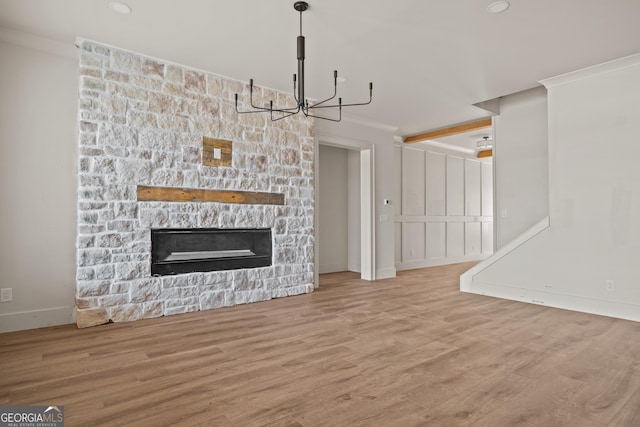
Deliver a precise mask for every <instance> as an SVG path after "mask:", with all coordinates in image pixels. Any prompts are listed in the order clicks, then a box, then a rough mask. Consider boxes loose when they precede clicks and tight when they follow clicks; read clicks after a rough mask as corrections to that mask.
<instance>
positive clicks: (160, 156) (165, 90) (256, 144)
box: [76, 41, 314, 327]
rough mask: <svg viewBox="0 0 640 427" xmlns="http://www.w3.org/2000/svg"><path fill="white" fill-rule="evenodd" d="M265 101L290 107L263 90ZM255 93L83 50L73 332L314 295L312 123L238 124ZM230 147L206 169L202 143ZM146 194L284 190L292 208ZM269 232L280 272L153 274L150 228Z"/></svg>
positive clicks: (102, 50)
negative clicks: (143, 194)
mask: <svg viewBox="0 0 640 427" xmlns="http://www.w3.org/2000/svg"><path fill="white" fill-rule="evenodd" d="M257 90H258V93H257V96H258V98H259V102H263V101H260V100H268V99H274V101H276V102H278V103H279V104H282V103H287V104H291V102H294V101H292V100H291V99H289V98H288V97H287V96H285V95H284V94H281V93H277V92H273V91H268V90H265V89H260V88H258V89H257ZM236 92H237V93H239V94H240V98H241V99H243V100H246V99H247V98H248V85H247V84H246V83H243V82H238V81H235V80H230V79H226V78H223V77H220V76H217V75H214V74H209V73H205V72H202V71H198V70H194V69H190V68H188V67H183V66H179V65H175V64H171V63H166V62H163V61H160V60H157V59H152V58H148V57H145V56H142V55H138V54H135V53H131V52H126V51H122V50H118V49H114V48H112V47H107V46H103V45H100V44H96V43H94V42H89V41H85V42H83V43H82V44H81V46H80V100H79V151H78V154H79V162H78V175H79V176H78V237H77V264H78V265H77V276H76V279H77V286H76V323H77V325H78V326H79V327H85V326H92V325H98V324H102V323H107V322H109V321H113V322H122V321H131V320H137V319H143V318H150V317H158V316H165V315H172V314H177V313H185V312H191V311H197V310H207V309H213V308H217V307H224V306H232V305H236V304H243V303H249V302H255V301H263V300H268V299H271V298H276V297H284V296H289V295H296V294H301V293H307V292H311V291H312V290H313V233H314V231H313V179H314V171H313V156H314V152H313V150H314V143H313V122H312V120H311V119H307V118H304V116H303V117H298V116H302V115H298V116H294V117H290V118H287V119H285V120H281V121H278V122H271V121H270V120H269V119H268V117H267V115H266V114H245V115H238V114H237V113H236V112H235V107H234V93H236ZM203 136H207V137H212V138H219V139H227V140H231V141H233V162H232V167H208V166H203V165H202V161H201V159H202V137H203ZM138 185H149V186H163V187H180V188H202V189H218V190H219V189H224V190H246V191H260V192H274V193H283V194H284V195H285V205H284V206H274V205H244V204H225V203H168V202H138V201H137V200H136V187H137V186H138ZM167 227H172V228H178V227H179V228H195V227H219V228H271V229H272V235H273V265H272V266H271V267H265V268H256V269H243V270H232V271H222V272H208V273H191V274H181V275H175V276H163V277H152V276H151V274H150V270H151V265H150V264H151V233H150V229H151V228H167Z"/></svg>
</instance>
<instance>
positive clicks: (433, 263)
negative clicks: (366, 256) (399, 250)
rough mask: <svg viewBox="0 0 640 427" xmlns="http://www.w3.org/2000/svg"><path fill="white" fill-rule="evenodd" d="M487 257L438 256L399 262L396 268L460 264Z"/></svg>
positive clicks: (399, 269) (407, 268)
mask: <svg viewBox="0 0 640 427" xmlns="http://www.w3.org/2000/svg"><path fill="white" fill-rule="evenodd" d="M486 258H487V255H483V254H479V255H469V256H461V257H453V258H438V259H421V260H415V261H404V262H397V263H396V269H397V270H398V271H402V270H414V269H416V268H427V267H438V266H440V265H449V264H458V263H461V262H472V261H481V260H484V259H486Z"/></svg>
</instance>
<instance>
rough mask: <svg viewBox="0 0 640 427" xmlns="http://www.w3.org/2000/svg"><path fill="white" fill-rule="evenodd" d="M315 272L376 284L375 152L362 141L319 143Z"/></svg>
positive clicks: (327, 139) (333, 140) (325, 141)
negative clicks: (351, 276)
mask: <svg viewBox="0 0 640 427" xmlns="http://www.w3.org/2000/svg"><path fill="white" fill-rule="evenodd" d="M317 141H318V142H317V151H316V153H317V156H316V162H317V163H316V172H317V175H316V195H315V201H316V204H315V206H316V224H315V226H316V243H315V252H316V268H315V276H316V277H315V283H316V287H317V286H318V283H319V282H318V275H319V274H321V273H330V272H338V271H353V272H358V273H360V277H361V278H362V279H364V280H375V248H374V242H375V231H374V215H375V212H374V179H373V177H374V170H373V169H374V147H373V145H372V144H368V143H364V142H359V141H345V140H337V139H333V138H319V139H318V140H317Z"/></svg>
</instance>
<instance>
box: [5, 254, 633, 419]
mask: <svg viewBox="0 0 640 427" xmlns="http://www.w3.org/2000/svg"><path fill="white" fill-rule="evenodd" d="M471 266H472V264H469V263H467V264H457V265H451V266H444V267H434V268H427V269H420V270H412V271H404V272H400V273H399V275H398V277H397V278H395V279H388V280H381V281H376V282H366V281H361V280H360V279H359V278H358V277H359V276H358V275H357V274H354V273H334V274H328V275H323V276H321V282H320V283H321V285H320V288H319V289H318V290H316V292H314V293H312V294H308V295H302V296H296V297H289V298H284V299H278V300H272V301H267V302H263V303H256V304H249V305H243V306H237V307H231V308H225V309H220V310H213V311H205V312H198V313H190V314H184V315H179V316H171V317H165V318H159V319H150V320H143V321H139V322H134V323H124V324H122V323H121V324H110V325H104V326H98V327H94V328H89V329H82V330H78V329H76V328H75V326H73V325H68V326H60V327H53V328H46V329H39V330H31V331H22V332H15V333H9V334H1V335H0V405H8V404H12V405H50V404H56V405H64V407H65V415H66V425H67V426H127V425H131V426H165V425H167V426H168V425H171V426H243V427H244V426H255V427H258V426H305V427H310V426H491V427H494V426H516V425H517V426H545V427H550V426H580V427H595V426H640V324H638V323H634V322H629V321H624V320H617V319H611V318H607V317H599V316H594V315H589V314H582V313H576V312H570V311H565V310H558V309H552V308H548V307H542V306H536V305H530V304H523V303H518V302H513V301H505V300H499V299H495V298H490V297H483V296H479V295H471V294H462V293H460V292H459V291H458V277H459V275H460V274H461V273H462V272H463V271H465V270H467V269H468V268H470V267H471Z"/></svg>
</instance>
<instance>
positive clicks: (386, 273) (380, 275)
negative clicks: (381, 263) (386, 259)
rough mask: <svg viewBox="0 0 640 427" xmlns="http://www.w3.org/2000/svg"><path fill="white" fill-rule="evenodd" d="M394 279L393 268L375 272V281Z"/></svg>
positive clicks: (394, 270) (394, 271)
mask: <svg viewBox="0 0 640 427" xmlns="http://www.w3.org/2000/svg"><path fill="white" fill-rule="evenodd" d="M393 277H396V269H395V267H389V268H381V269H379V270H376V280H383V279H391V278H393Z"/></svg>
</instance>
